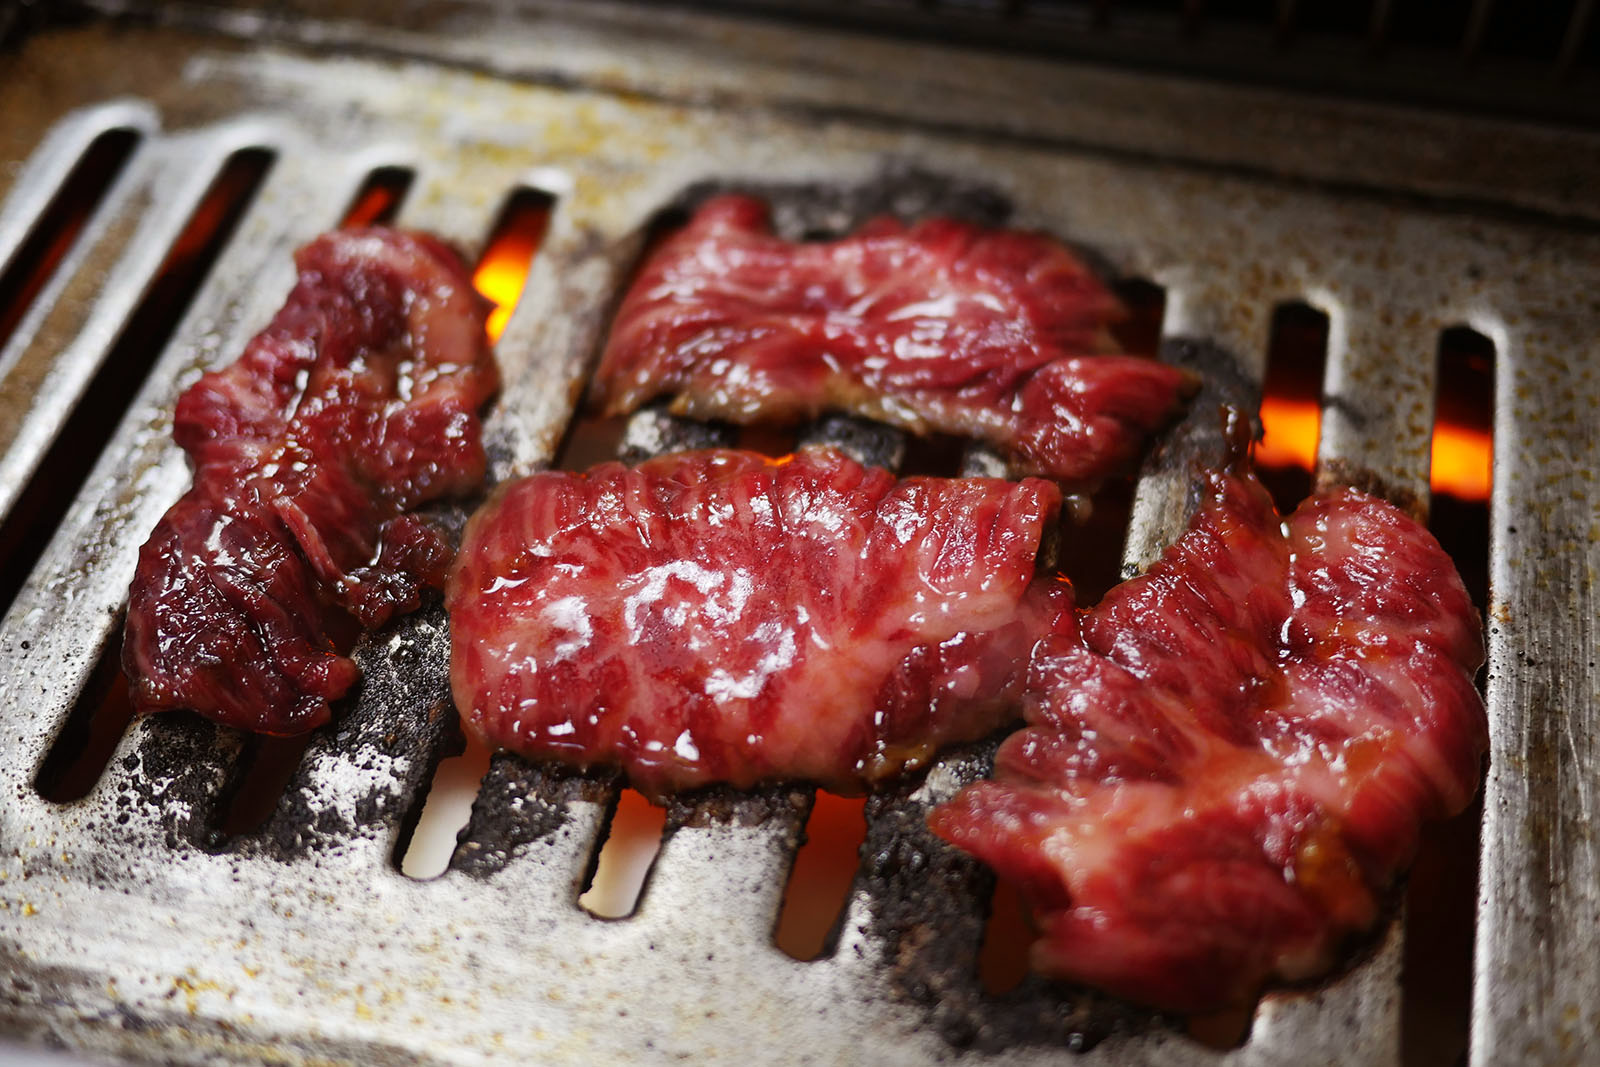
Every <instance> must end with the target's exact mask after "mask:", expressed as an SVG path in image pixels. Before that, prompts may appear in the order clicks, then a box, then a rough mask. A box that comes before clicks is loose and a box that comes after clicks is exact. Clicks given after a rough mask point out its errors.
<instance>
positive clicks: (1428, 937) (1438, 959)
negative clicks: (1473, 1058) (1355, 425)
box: [1400, 326, 1495, 1064]
mask: <svg viewBox="0 0 1600 1067" xmlns="http://www.w3.org/2000/svg"><path fill="white" fill-rule="evenodd" d="M1436 358H1437V361H1438V362H1437V366H1438V387H1437V392H1436V399H1435V414H1434V428H1433V448H1432V453H1433V465H1432V471H1431V476H1430V479H1429V482H1430V489H1431V491H1432V504H1431V508H1430V511H1429V521H1428V528H1429V529H1430V530H1431V531H1432V532H1433V534H1434V536H1435V537H1437V538H1438V539H1439V544H1440V545H1441V546H1442V547H1443V548H1444V550H1445V551H1446V552H1448V553H1449V554H1450V558H1451V559H1453V560H1454V561H1455V564H1456V569H1457V570H1459V571H1460V572H1461V578H1462V581H1463V583H1464V584H1465V585H1466V587H1467V592H1468V593H1470V594H1471V595H1472V599H1473V603H1474V604H1476V605H1477V607H1478V610H1479V612H1480V613H1481V612H1484V611H1485V610H1486V609H1487V607H1488V601H1489V501H1490V491H1491V488H1492V473H1493V455H1494V389H1495V386H1494V376H1495V349H1494V344H1493V342H1491V341H1490V340H1489V339H1488V338H1487V337H1485V336H1483V335H1482V334H1480V333H1477V332H1475V331H1473V330H1470V329H1467V328H1466V327H1460V326H1458V327H1452V328H1450V329H1447V330H1445V331H1443V333H1442V334H1441V335H1440V337H1439V347H1438V353H1437V357H1436ZM1485 678H1486V672H1485V671H1479V673H1478V687H1479V689H1480V690H1481V689H1482V688H1483V686H1484V683H1485ZM1482 824H1483V794H1482V793H1481V792H1480V793H1479V794H1478V796H1477V797H1476V798H1474V800H1473V802H1472V804H1471V805H1470V806H1468V808H1467V810H1466V811H1464V812H1462V813H1461V814H1460V815H1457V816H1455V817H1454V818H1451V819H1446V820H1444V821H1442V822H1437V823H1431V824H1430V825H1429V826H1427V827H1426V829H1425V831H1424V833H1423V835H1422V842H1421V845H1420V846H1419V848H1418V850H1417V858H1416V862H1415V863H1414V864H1413V865H1412V868H1411V874H1410V876H1409V878H1408V880H1407V883H1406V936H1405V950H1404V953H1403V957H1402V962H1401V998H1402V999H1401V1018H1400V1038H1401V1052H1402V1057H1401V1058H1402V1060H1403V1062H1405V1063H1414V1064H1424V1063H1449V1062H1453V1061H1455V1060H1460V1059H1464V1058H1465V1056H1466V1053H1467V1042H1468V1032H1469V1027H1470V1025H1471V1017H1472V957H1473V940H1474V927H1475V917H1476V912H1477V897H1478V855H1479V848H1480V838H1481V834H1482Z"/></svg>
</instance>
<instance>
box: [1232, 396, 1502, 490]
mask: <svg viewBox="0 0 1600 1067" xmlns="http://www.w3.org/2000/svg"><path fill="white" fill-rule="evenodd" d="M1261 428H1262V433H1261V440H1260V441H1259V442H1257V444H1256V447H1255V461H1256V463H1258V464H1259V465H1261V466H1263V467H1299V468H1301V469H1302V470H1308V471H1309V470H1314V469H1316V463H1317V440H1318V438H1319V436H1320V435H1321V432H1322V410H1321V407H1320V405H1318V404H1317V403H1315V402H1314V401H1307V400H1283V399H1279V398H1276V397H1265V398H1263V399H1262V401H1261ZM1493 454H1494V449H1493V440H1492V438H1491V436H1490V435H1489V434H1488V433H1486V432H1484V431H1483V430H1480V429H1478V428H1476V427H1473V426H1466V425H1462V424H1460V423H1456V422H1449V421H1443V420H1441V421H1440V422H1439V423H1438V424H1437V425H1435V426H1434V430H1433V459H1432V475H1431V477H1430V479H1429V484H1430V486H1431V488H1432V490H1433V491H1434V492H1435V493H1448V494H1450V495H1451V496H1453V497H1456V498H1458V499H1461V500H1488V499H1489V479H1490V468H1491V465H1492V462H1493Z"/></svg>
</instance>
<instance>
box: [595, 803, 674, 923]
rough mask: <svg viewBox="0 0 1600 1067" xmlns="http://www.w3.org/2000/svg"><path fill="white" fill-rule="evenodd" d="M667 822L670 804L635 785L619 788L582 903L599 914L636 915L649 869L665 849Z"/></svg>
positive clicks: (613, 916) (599, 916)
mask: <svg viewBox="0 0 1600 1067" xmlns="http://www.w3.org/2000/svg"><path fill="white" fill-rule="evenodd" d="M666 825H667V812H666V809H664V808H661V807H658V806H656V805H654V804H652V803H650V802H649V801H648V800H646V799H645V798H644V797H643V796H642V795H641V794H640V793H638V792H637V791H635V790H632V789H622V790H618V792H617V802H616V805H615V806H614V807H613V808H612V809H611V813H610V815H609V816H608V817H607V819H606V825H605V829H604V830H603V831H602V835H603V836H602V840H601V844H600V847H599V849H598V850H597V851H596V852H595V857H594V872H593V874H592V875H591V876H590V878H589V881H588V884H586V885H585V886H584V889H583V893H582V894H580V895H579V897H578V906H579V907H580V908H582V909H583V910H584V911H586V912H588V913H589V914H590V915H593V916H594V917H595V918H597V919H625V918H627V917H628V916H629V915H632V914H633V913H634V910H635V909H636V908H637V907H638V906H639V898H640V896H641V895H642V894H643V891H644V887H645V884H646V882H647V881H648V880H649V878H650V868H652V867H653V866H655V862H656V857H657V856H658V855H660V853H661V832H662V831H663V830H664V829H665V828H666Z"/></svg>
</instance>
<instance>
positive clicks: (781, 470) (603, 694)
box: [449, 449, 1065, 795]
mask: <svg viewBox="0 0 1600 1067" xmlns="http://www.w3.org/2000/svg"><path fill="white" fill-rule="evenodd" d="M1059 505H1060V493H1059V492H1058V490H1057V489H1056V488H1055V487H1054V486H1053V485H1051V484H1049V483H1048V482H1043V481H1039V480H1037V479H1029V480H1027V481H1024V482H1021V483H1014V482H1006V481H1001V480H998V479H965V480H957V479H945V478H912V479H908V480H905V481H896V480H895V478H894V476H893V475H891V474H890V473H888V472H887V471H884V470H879V469H875V468H867V467H863V466H861V465H860V464H858V463H856V462H855V461H854V460H852V459H849V458H848V457H846V456H844V455H843V454H841V453H839V452H835V451H833V450H831V449H807V450H803V451H801V452H800V453H798V454H796V455H795V456H793V457H787V458H784V459H781V460H770V459H766V458H764V457H761V456H757V455H754V454H752V453H748V452H734V451H708V452H686V453H677V454H673V455H667V456H663V457H660V458H658V459H653V460H650V461H648V462H646V463H643V464H641V465H640V466H638V467H636V468H632V469H629V468H627V467H623V466H622V465H620V464H617V463H607V464H602V465H601V466H598V467H595V468H594V469H593V470H590V471H589V472H587V473H585V474H570V473H565V472H558V471H551V472H546V473H543V474H536V475H534V476H533V477H531V478H527V479H524V480H522V481H519V482H515V483H512V484H509V485H506V486H502V487H501V489H500V490H499V491H498V495H496V496H495V497H494V498H493V500H492V501H491V503H490V504H489V505H487V506H486V507H485V508H484V509H483V510H482V511H480V512H479V513H478V514H477V515H476V516H474V518H473V520H472V522H471V524H470V525H469V526H468V529H467V534H466V537H465V540H464V542H463V545H462V550H461V554H460V556H459V557H458V560H457V563H456V566H455V570H454V572H453V573H452V575H451V579H450V588H449V606H450V617H451V623H450V625H451V663H450V673H451V684H452V687H453V689H454V691H455V698H456V707H457V708H459V709H460V710H461V714H462V717H463V720H464V722H465V724H466V726H467V728H468V729H469V730H471V731H472V732H473V733H475V734H477V735H478V736H479V737H480V738H482V739H483V740H484V741H485V742H486V743H488V744H489V745H491V746H496V747H500V748H506V749H510V750H512V751H514V752H518V753H521V754H522V755H524V756H527V757H529V758H533V759H545V758H554V759H560V760H564V761H566V762H569V763H576V764H580V765H585V766H588V765H594V764H619V765H621V766H623V767H624V768H625V769H626V770H627V772H628V775H629V777H630V779H631V780H632V781H633V783H634V784H635V785H636V786H637V787H639V788H640V789H642V790H644V791H646V792H649V793H652V794H655V795H660V794H662V793H664V792H668V791H671V790H675V789H687V788H693V787H695V786H700V785H706V784H710V783H712V782H724V783H729V784H732V785H735V786H740V787H748V786H750V785H753V784H755V783H757V782H762V781H770V780H777V779H809V780H812V781H816V782H819V783H822V784H824V785H827V786H828V787H829V788H833V789H838V790H842V791H859V790H860V789H861V788H862V787H863V786H864V785H865V784H867V783H870V782H872V781H874V780H876V779H880V778H883V777H886V776H889V775H893V774H896V773H898V772H900V771H902V770H904V769H906V768H910V767H914V766H917V765H920V764H921V763H923V762H925V761H926V760H927V759H928V758H929V756H930V755H931V754H932V753H933V752H934V750H935V749H937V748H938V747H939V746H940V745H941V744H944V743H947V742H951V741H958V740H970V739H973V738H977V737H980V736H982V735H984V734H986V733H988V732H989V731H991V730H993V729H994V728H995V727H997V726H999V725H1001V724H1002V723H1004V722H1006V721H1008V720H1009V719H1011V718H1012V717H1013V716H1014V715H1015V713H1016V708H1017V704H1018V700H1019V697H1020V685H1021V680H1022V679H1021V674H1022V671H1023V667H1024V665H1025V664H1026V662H1027V654H1028V650H1029V648H1030V647H1032V645H1033V643H1034V641H1035V640H1036V639H1037V638H1038V637H1039V636H1040V635H1041V634H1042V633H1043V632H1044V631H1045V629H1046V627H1047V625H1048V623H1049V622H1050V620H1051V619H1052V618H1053V617H1054V615H1055V613H1056V611H1057V609H1058V606H1059V605H1060V604H1061V603H1062V602H1063V597H1062V594H1063V593H1064V592H1065V586H1056V585H1054V583H1043V584H1039V585H1037V586H1035V585H1033V584H1031V583H1033V577H1034V564H1035V557H1036V555H1037V553H1038V550H1039V538H1040V535H1041V534H1042V532H1043V530H1044V528H1045V526H1046V524H1047V523H1050V522H1051V521H1053V519H1054V517H1055V514H1056V511H1057V509H1058V507H1059ZM1058 590H1059V592H1058Z"/></svg>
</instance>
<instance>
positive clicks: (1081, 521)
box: [1056, 478, 1133, 608]
mask: <svg viewBox="0 0 1600 1067" xmlns="http://www.w3.org/2000/svg"><path fill="white" fill-rule="evenodd" d="M1083 510H1087V512H1088V515H1087V516H1086V517H1080V516H1079V515H1078V514H1075V511H1078V512H1081V511H1083ZM1132 516H1133V480H1132V479H1130V478H1113V479H1111V480H1109V481H1107V482H1106V483H1105V484H1104V485H1102V486H1101V487H1100V488H1099V489H1098V490H1096V491H1095V494H1094V496H1092V497H1090V498H1089V507H1088V508H1087V509H1072V508H1063V509H1062V513H1061V520H1060V522H1059V523H1058V530H1059V541H1058V545H1059V547H1058V549H1057V552H1056V563H1057V566H1058V567H1059V568H1060V569H1061V572H1062V573H1063V574H1065V575H1066V576H1067V577H1068V578H1070V579H1071V580H1072V592H1073V596H1074V597H1075V598H1076V599H1077V602H1078V604H1079V606H1081V607H1086V608H1087V607H1093V606H1094V605H1095V604H1098V603H1099V602H1100V598H1101V597H1103V596H1105V595H1106V593H1107V592H1108V591H1109V590H1110V589H1111V587H1112V586H1114V585H1116V584H1117V583H1118V582H1120V581H1122V549H1123V546H1124V545H1125V544H1126V543H1127V539H1128V523H1129V521H1130V520H1131V518H1132Z"/></svg>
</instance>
